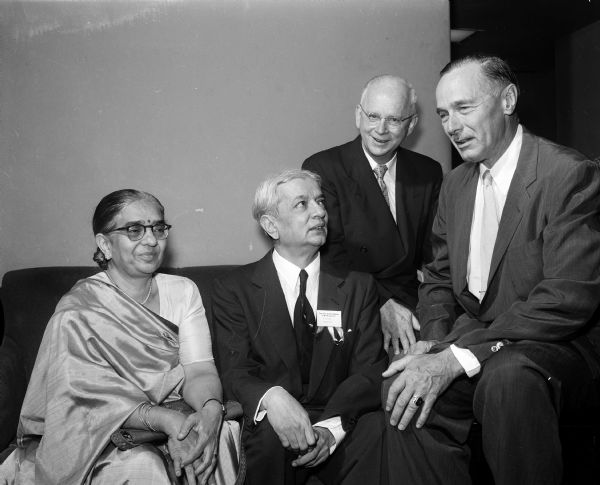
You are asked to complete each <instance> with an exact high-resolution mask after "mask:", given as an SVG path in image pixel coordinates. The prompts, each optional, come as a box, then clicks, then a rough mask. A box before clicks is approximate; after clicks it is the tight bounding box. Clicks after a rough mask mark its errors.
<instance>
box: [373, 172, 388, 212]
mask: <svg viewBox="0 0 600 485" xmlns="http://www.w3.org/2000/svg"><path fill="white" fill-rule="evenodd" d="M387 169H388V168H387V165H377V166H376V167H375V168H374V169H373V172H375V176H376V177H377V182H378V183H379V188H380V189H381V193H382V194H383V198H384V199H385V202H386V204H387V205H388V207H389V205H390V198H389V197H388V191H387V185H385V182H384V181H383V176H384V175H385V172H387Z"/></svg>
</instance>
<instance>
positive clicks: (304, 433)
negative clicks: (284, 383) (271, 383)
mask: <svg viewBox="0 0 600 485" xmlns="http://www.w3.org/2000/svg"><path fill="white" fill-rule="evenodd" d="M262 407H263V408H264V409H265V410H266V411H267V419H268V420H269V423H271V426H272V427H273V430H274V431H275V433H277V436H278V437H279V441H281V444H282V446H283V447H284V448H287V449H289V450H290V451H293V452H294V453H304V452H306V450H308V449H309V447H312V446H314V444H315V443H316V440H317V434H316V433H315V431H314V430H313V428H312V425H311V424H310V419H309V417H308V413H307V412H306V410H305V409H304V408H303V407H302V405H301V404H300V403H299V402H298V401H296V399H294V397H293V396H292V395H291V394H290V393H288V392H287V391H286V390H285V389H283V388H281V387H273V388H271V389H270V390H269V391H268V393H267V394H266V395H265V397H264V399H263V401H262Z"/></svg>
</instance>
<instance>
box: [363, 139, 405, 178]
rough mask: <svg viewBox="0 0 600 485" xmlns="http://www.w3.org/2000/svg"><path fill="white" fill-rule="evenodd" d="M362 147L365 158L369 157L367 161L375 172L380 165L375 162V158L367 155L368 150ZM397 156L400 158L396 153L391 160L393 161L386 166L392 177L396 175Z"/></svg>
mask: <svg viewBox="0 0 600 485" xmlns="http://www.w3.org/2000/svg"><path fill="white" fill-rule="evenodd" d="M361 147H362V149H363V152H364V154H365V157H367V160H368V161H369V165H371V170H375V167H377V166H378V165H379V163H377V162H376V161H375V160H373V157H371V155H369V154H368V153H367V150H365V147H364V146H362V145H361ZM397 156H398V152H397V151H396V153H394V156H393V157H392V158H391V160H390V161H389V162H387V163H386V164H385V165H386V166H387V168H388V173H389V174H390V175H394V173H396V157H397Z"/></svg>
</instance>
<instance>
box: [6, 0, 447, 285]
mask: <svg viewBox="0 0 600 485" xmlns="http://www.w3.org/2000/svg"><path fill="white" fill-rule="evenodd" d="M449 52H450V44H449V14H448V3H447V1H446V0H344V1H342V0H337V1H336V0H303V1H298V0H246V1H242V0H206V1H197V2H191V1H183V2H176V1H171V2H165V1H163V2H148V1H146V2H120V1H115V0H113V1H109V2H93V1H89V2H80V1H67V2H31V1H22V2H12V3H0V62H1V64H0V275H2V274H4V273H5V272H6V271H9V270H12V269H19V268H27V267H35V266H55V265H92V264H93V262H92V260H91V256H92V253H93V251H94V249H95V244H94V240H93V234H92V230H91V217H92V213H93V210H94V208H95V206H96V204H97V203H98V201H99V200H100V198H101V197H102V196H104V195H106V194H107V193H109V192H111V191H113V190H116V189H119V188H125V187H132V188H138V189H141V190H146V191H149V192H151V193H153V194H155V195H156V196H157V197H158V198H159V199H160V200H161V201H162V202H163V204H164V205H165V207H166V210H167V214H166V215H167V220H168V221H169V222H170V223H172V224H173V225H174V229H173V232H172V235H171V236H170V239H169V242H170V253H169V258H168V260H167V261H166V262H165V264H167V265H171V266H188V265H201V264H226V263H245V262H250V261H253V260H256V259H258V258H260V257H262V255H263V254H264V252H265V251H266V249H267V248H268V246H269V245H268V243H267V241H265V239H264V238H263V236H262V234H261V233H260V231H259V230H258V228H257V226H256V223H255V222H254V221H253V220H252V218H251V215H250V206H251V200H252V197H253V193H254V190H255V188H256V186H257V184H258V183H259V182H260V180H262V179H263V178H264V177H265V176H266V174H268V173H273V172H276V171H279V170H281V169H283V168H290V167H299V166H300V164H301V163H302V161H303V160H304V159H305V158H306V157H308V156H309V155H311V154H312V153H314V152H316V151H319V150H322V149H325V148H328V147H330V146H333V145H339V144H341V143H345V142H346V141H348V140H350V139H352V138H353V137H354V136H356V133H357V132H356V128H355V127H354V107H355V105H356V103H357V102H358V98H359V95H360V91H361V89H362V86H363V84H364V83H365V82H366V81H367V80H368V79H369V78H371V77H372V76H374V75H377V74H381V73H384V72H390V73H397V74H400V75H402V76H404V77H405V78H407V79H408V80H409V81H410V82H412V83H413V85H414V86H415V88H416V90H417V94H418V96H419V111H420V123H419V127H418V129H417V130H416V133H413V135H412V136H411V138H410V139H409V140H408V143H407V144H406V145H405V146H407V147H408V148H411V149H414V150H416V151H418V152H421V153H424V154H426V155H429V156H431V157H433V158H434V159H436V160H438V161H440V163H442V165H443V166H444V167H445V168H447V167H449V164H450V149H449V144H448V141H447V140H446V138H445V136H444V134H443V132H442V130H441V126H440V123H439V121H438V119H437V115H436V114H435V99H434V90H435V85H436V83H437V80H438V72H439V70H440V69H441V67H443V66H444V65H445V64H446V62H448V60H449Z"/></svg>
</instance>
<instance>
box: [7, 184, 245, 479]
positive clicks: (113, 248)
mask: <svg viewBox="0 0 600 485" xmlns="http://www.w3.org/2000/svg"><path fill="white" fill-rule="evenodd" d="M93 229H94V233H95V235H96V243H97V246H98V247H97V250H96V253H95V255H94V260H95V261H96V262H97V263H98V265H99V266H100V268H101V269H102V270H103V271H101V272H100V273H98V274H96V275H94V276H91V277H89V278H86V279H84V280H81V281H79V282H78V283H76V284H75V286H74V287H73V288H72V289H71V290H70V291H69V292H68V293H67V294H66V295H65V296H64V297H63V298H62V299H61V301H60V302H59V304H58V306H57V308H56V312H55V314H54V315H53V317H52V319H51V320H50V322H49V324H48V327H47V329H46V332H45V334H44V337H43V340H42V343H41V347H40V350H39V353H38V356H37V359H36V363H35V366H34V370H33V373H32V376H31V380H30V382H29V387H28V389H27V393H26V396H25V401H24V403H23V408H22V410H21V415H20V419H19V428H18V431H17V441H18V448H17V449H16V450H15V452H14V453H13V454H12V455H11V457H9V459H8V460H7V462H9V461H10V462H12V469H13V470H14V471H13V477H14V478H12V479H9V480H8V481H9V483H12V482H13V481H14V482H15V483H17V484H19V483H24V484H25V483H43V484H61V485H64V484H71V483H72V484H79V483H92V484H111V485H112V484H116V483H128V484H130V485H132V484H144V485H146V484H169V483H172V477H171V478H170V476H169V473H168V470H167V469H168V467H167V466H165V461H164V456H163V454H162V453H161V452H160V451H158V448H157V447H155V446H153V445H148V444H142V445H140V446H136V447H133V448H131V449H127V450H120V449H119V448H116V447H115V446H114V445H113V444H112V443H111V435H113V433H115V432H118V431H119V429H121V428H133V429H137V430H148V431H158V432H162V433H164V434H166V435H167V437H168V440H167V443H166V445H165V454H168V455H169V456H170V459H171V460H172V468H174V471H175V475H176V476H177V477H178V479H177V480H179V479H181V480H182V481H183V480H184V479H185V480H187V483H188V484H195V483H201V484H205V483H222V484H232V483H235V482H236V460H237V454H238V453H239V451H240V444H239V441H237V440H238V439H239V431H237V430H236V429H231V428H230V426H235V425H237V423H235V422H234V423H229V422H226V423H227V425H225V426H223V431H222V432H221V427H222V419H223V415H224V407H223V404H222V390H221V383H220V381H219V377H218V374H217V371H216V368H215V364H214V361H213V356H212V350H211V341H210V333H209V328H208V323H207V321H206V316H205V312H204V307H203V305H202V299H201V297H200V294H199V292H198V288H197V287H196V285H195V284H194V283H193V282H192V281H191V280H189V279H187V278H183V277H179V276H173V275H167V274H161V273H156V271H157V270H158V268H159V267H160V265H161V262H162V260H163V256H164V253H165V249H166V245H167V236H168V235H169V230H170V229H171V226H170V225H169V224H167V223H166V222H165V218H164V208H163V206H162V204H161V203H160V202H159V201H158V199H156V198H155V197H154V196H152V195H151V194H148V193H145V192H140V191H137V190H130V189H126V190H119V191H116V192H113V193H111V194H109V195H107V196H106V197H104V198H103V199H102V200H101V201H100V203H99V204H98V206H97V208H96V211H95V213H94V218H93ZM180 398H183V399H184V400H185V402H186V403H187V404H188V405H189V406H190V407H191V408H192V414H189V415H187V416H186V415H185V414H182V413H180V412H178V411H176V410H173V409H169V407H168V406H165V403H169V402H174V401H177V400H179V399H180ZM6 466H8V464H7V463H6V462H5V464H4V465H3V468H4V470H3V473H2V474H1V475H0V476H2V477H4V476H6V475H5V471H6ZM215 469H216V470H217V472H216V473H215Z"/></svg>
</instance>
